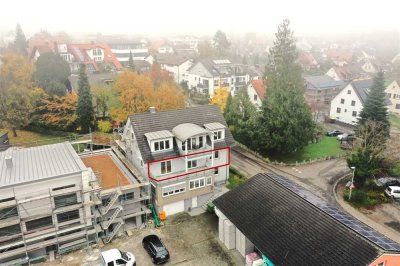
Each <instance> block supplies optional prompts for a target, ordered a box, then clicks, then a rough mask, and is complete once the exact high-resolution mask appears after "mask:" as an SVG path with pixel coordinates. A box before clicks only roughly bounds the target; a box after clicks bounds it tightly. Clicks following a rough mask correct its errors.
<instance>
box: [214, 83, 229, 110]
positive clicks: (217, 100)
mask: <svg viewBox="0 0 400 266" xmlns="http://www.w3.org/2000/svg"><path fill="white" fill-rule="evenodd" d="M228 96H229V90H228V89H227V88H224V87H221V88H219V89H216V90H215V91H214V97H212V98H211V101H210V104H216V105H218V106H219V108H220V109H221V112H222V113H223V112H224V110H225V107H226V102H227V101H228Z"/></svg>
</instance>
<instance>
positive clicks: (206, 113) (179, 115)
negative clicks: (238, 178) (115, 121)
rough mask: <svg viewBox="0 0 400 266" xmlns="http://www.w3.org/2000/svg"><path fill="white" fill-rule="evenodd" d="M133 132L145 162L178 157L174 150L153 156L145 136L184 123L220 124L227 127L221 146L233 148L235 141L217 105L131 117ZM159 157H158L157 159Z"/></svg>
mask: <svg viewBox="0 0 400 266" xmlns="http://www.w3.org/2000/svg"><path fill="white" fill-rule="evenodd" d="M129 119H130V122H131V125H132V127H133V131H134V132H135V136H136V139H137V142H138V147H139V150H140V153H141V155H142V157H143V161H144V162H148V161H151V160H156V158H157V159H159V158H160V157H167V155H168V156H174V155H178V150H176V149H174V150H173V151H169V153H168V154H167V152H165V153H163V152H160V153H157V155H156V154H152V153H151V151H150V147H149V145H148V143H147V140H146V136H145V134H146V133H148V132H154V131H160V130H169V131H172V129H173V128H174V127H176V126H177V125H180V124H184V123H193V124H196V125H198V126H200V127H202V126H203V125H204V124H207V123H213V122H218V123H221V124H222V125H224V126H225V140H223V141H221V143H220V144H221V145H224V146H232V145H234V144H235V140H234V139H233V137H232V134H231V132H230V131H229V129H228V126H227V124H226V122H225V119H224V117H223V116H222V113H221V110H220V109H219V107H218V106H217V105H202V106H196V107H190V108H185V109H179V110H170V111H162V112H156V113H154V114H153V113H143V114H135V115H131V116H129ZM155 156H157V157H155Z"/></svg>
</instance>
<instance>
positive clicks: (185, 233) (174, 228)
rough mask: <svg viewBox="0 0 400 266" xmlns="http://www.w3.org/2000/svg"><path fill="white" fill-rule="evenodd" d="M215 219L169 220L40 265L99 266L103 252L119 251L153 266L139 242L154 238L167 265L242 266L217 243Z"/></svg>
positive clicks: (184, 215) (179, 217)
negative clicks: (167, 257) (166, 254)
mask: <svg viewBox="0 0 400 266" xmlns="http://www.w3.org/2000/svg"><path fill="white" fill-rule="evenodd" d="M217 230H218V218H217V217H216V216H215V215H213V214H209V213H204V214H201V215H198V216H194V217H192V216H190V215H189V214H188V213H182V214H178V215H175V216H171V217H169V218H168V219H167V220H166V221H165V224H164V225H163V226H162V227H160V228H154V226H152V225H150V226H149V227H148V228H145V229H134V230H131V231H130V234H131V236H123V237H120V238H118V239H116V240H114V241H113V242H112V243H110V244H108V245H106V246H103V247H100V248H98V249H97V248H95V249H83V250H80V251H77V252H73V253H70V254H67V255H64V256H62V258H61V259H59V260H56V261H53V262H45V263H42V264H41V265H98V264H99V260H98V258H99V255H100V252H101V251H102V250H108V249H111V248H118V249H120V250H123V251H129V252H132V253H133V254H134V255H135V257H136V261H137V265H139V266H140V265H152V262H151V259H150V256H149V255H148V254H147V253H146V251H145V250H144V249H143V247H142V243H141V241H142V239H143V237H144V236H146V235H149V234H157V235H158V236H160V237H161V239H162V241H163V242H164V244H165V245H166V247H167V248H168V250H169V252H170V256H171V259H170V261H169V262H168V263H167V264H166V265H200V266H201V265H204V266H206V265H243V264H244V260H242V258H241V257H240V254H239V253H238V252H237V251H235V250H227V249H226V248H225V247H224V246H223V245H221V244H220V242H219V240H218V232H217Z"/></svg>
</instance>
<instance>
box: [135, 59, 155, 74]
mask: <svg viewBox="0 0 400 266" xmlns="http://www.w3.org/2000/svg"><path fill="white" fill-rule="evenodd" d="M133 64H134V65H135V70H136V71H138V72H139V73H148V72H150V70H151V64H150V63H149V62H148V61H146V60H134V61H133Z"/></svg>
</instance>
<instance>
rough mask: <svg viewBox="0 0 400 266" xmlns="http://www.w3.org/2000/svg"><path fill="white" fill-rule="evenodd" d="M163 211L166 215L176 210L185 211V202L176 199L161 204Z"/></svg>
mask: <svg viewBox="0 0 400 266" xmlns="http://www.w3.org/2000/svg"><path fill="white" fill-rule="evenodd" d="M163 211H165V214H166V215H167V216H169V215H172V214H175V213H178V212H183V211H185V202H184V201H183V200H182V201H177V202H174V203H170V204H166V205H164V206H163Z"/></svg>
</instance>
